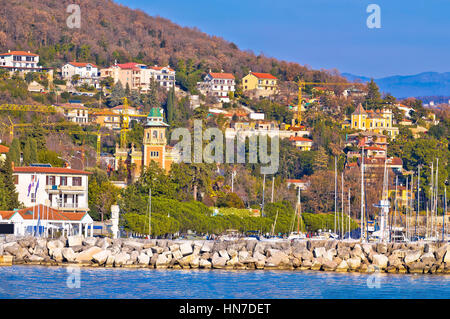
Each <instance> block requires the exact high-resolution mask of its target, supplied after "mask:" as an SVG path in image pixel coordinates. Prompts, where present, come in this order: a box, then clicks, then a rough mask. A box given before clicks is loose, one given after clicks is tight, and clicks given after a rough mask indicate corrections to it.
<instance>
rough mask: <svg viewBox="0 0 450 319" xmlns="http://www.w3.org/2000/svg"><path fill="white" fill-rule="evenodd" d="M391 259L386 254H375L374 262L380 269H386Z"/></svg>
mask: <svg viewBox="0 0 450 319" xmlns="http://www.w3.org/2000/svg"><path fill="white" fill-rule="evenodd" d="M388 261H389V259H388V258H387V257H386V256H385V255H380V254H375V255H373V260H372V264H373V265H374V266H377V267H378V268H380V269H385V268H386V267H387V265H388Z"/></svg>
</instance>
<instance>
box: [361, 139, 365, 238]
mask: <svg viewBox="0 0 450 319" xmlns="http://www.w3.org/2000/svg"><path fill="white" fill-rule="evenodd" d="M361 241H364V146H363V147H362V153H361Z"/></svg>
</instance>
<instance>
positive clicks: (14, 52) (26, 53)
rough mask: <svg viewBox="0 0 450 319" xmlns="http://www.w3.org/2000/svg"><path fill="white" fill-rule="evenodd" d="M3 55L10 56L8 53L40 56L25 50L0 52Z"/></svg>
mask: <svg viewBox="0 0 450 319" xmlns="http://www.w3.org/2000/svg"><path fill="white" fill-rule="evenodd" d="M0 55H1V56H8V55H24V56H39V55H38V54H35V53H30V52H25V51H11V52H6V53H2V54H0Z"/></svg>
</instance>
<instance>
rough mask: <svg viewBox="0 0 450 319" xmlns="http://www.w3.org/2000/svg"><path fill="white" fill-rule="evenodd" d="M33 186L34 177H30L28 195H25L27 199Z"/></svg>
mask: <svg viewBox="0 0 450 319" xmlns="http://www.w3.org/2000/svg"><path fill="white" fill-rule="evenodd" d="M33 186H34V175H32V176H31V182H30V185H28V195H27V197H30V193H31V188H33Z"/></svg>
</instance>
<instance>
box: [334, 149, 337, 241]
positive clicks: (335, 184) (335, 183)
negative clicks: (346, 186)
mask: <svg viewBox="0 0 450 319" xmlns="http://www.w3.org/2000/svg"><path fill="white" fill-rule="evenodd" d="M336 216H337V158H336V156H335V157H334V233H335V234H337V233H336V231H337V230H336V222H337V220H336Z"/></svg>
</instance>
